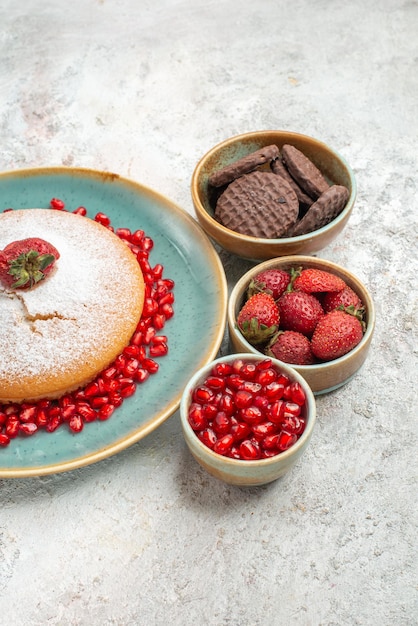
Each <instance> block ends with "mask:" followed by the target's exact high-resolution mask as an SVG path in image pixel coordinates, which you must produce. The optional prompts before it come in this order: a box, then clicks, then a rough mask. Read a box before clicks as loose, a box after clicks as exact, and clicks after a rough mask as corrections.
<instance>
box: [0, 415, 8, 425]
mask: <svg viewBox="0 0 418 626" xmlns="http://www.w3.org/2000/svg"><path fill="white" fill-rule="evenodd" d="M6 421H7V415H6V413H3V412H2V411H0V428H1V427H2V426H4V425H5V423H6Z"/></svg>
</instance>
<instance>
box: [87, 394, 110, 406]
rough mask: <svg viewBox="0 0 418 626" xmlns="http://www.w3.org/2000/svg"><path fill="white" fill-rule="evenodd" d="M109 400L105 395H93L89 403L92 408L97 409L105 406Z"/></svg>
mask: <svg viewBox="0 0 418 626" xmlns="http://www.w3.org/2000/svg"><path fill="white" fill-rule="evenodd" d="M108 402H109V398H108V397H107V396H95V397H94V398H92V399H91V401H90V405H91V407H92V408H93V409H99V408H101V407H103V406H106V405H107V403H108Z"/></svg>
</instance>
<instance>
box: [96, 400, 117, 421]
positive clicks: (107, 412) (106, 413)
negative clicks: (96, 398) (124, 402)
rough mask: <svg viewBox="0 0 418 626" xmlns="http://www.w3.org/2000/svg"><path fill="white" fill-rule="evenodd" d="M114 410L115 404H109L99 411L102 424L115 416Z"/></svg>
mask: <svg viewBox="0 0 418 626" xmlns="http://www.w3.org/2000/svg"><path fill="white" fill-rule="evenodd" d="M114 410H115V407H114V406H113V404H109V403H107V404H104V405H103V406H101V407H100V409H99V410H98V412H97V417H98V419H99V420H100V421H102V422H103V421H105V420H108V419H109V417H110V416H111V415H112V414H113V412H114Z"/></svg>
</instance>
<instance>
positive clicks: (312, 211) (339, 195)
mask: <svg viewBox="0 0 418 626" xmlns="http://www.w3.org/2000/svg"><path fill="white" fill-rule="evenodd" d="M349 197H350V192H349V191H348V189H347V187H343V186H342V185H332V187H329V188H328V189H327V190H326V191H324V193H323V194H321V195H320V196H319V198H318V200H317V201H316V202H314V203H313V204H312V206H311V207H310V208H309V209H308V211H307V212H306V214H305V215H304V217H302V219H301V220H299V221H298V222H297V223H296V224H295V225H294V226H293V227H292V228H291V229H290V231H289V235H288V236H289V237H297V236H298V235H306V234H307V233H311V232H313V231H314V230H318V228H322V227H323V226H325V225H326V224H329V222H331V221H332V220H333V219H335V218H336V217H337V215H339V214H340V213H341V211H342V210H343V208H344V207H345V205H346V204H347V201H348V198H349Z"/></svg>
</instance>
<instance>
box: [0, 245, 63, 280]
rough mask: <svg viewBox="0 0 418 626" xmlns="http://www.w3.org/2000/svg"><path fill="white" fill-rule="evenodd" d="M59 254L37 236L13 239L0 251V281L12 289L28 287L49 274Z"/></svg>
mask: <svg viewBox="0 0 418 626" xmlns="http://www.w3.org/2000/svg"><path fill="white" fill-rule="evenodd" d="M59 256H60V254H59V252H58V250H57V249H56V248H55V247H54V246H53V245H52V244H50V243H48V242H47V241H44V240H43V239H39V238H38V237H30V238H28V239H21V240H19V241H13V242H12V243H9V244H8V245H7V246H6V247H5V248H4V249H3V250H2V251H1V252H0V281H1V282H2V283H3V285H4V286H5V287H11V288H12V289H30V288H31V287H33V286H34V285H36V284H37V283H39V282H40V281H41V280H43V279H44V278H45V276H47V274H49V272H50V271H51V270H52V268H53V266H54V263H55V261H56V260H57V259H59Z"/></svg>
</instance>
